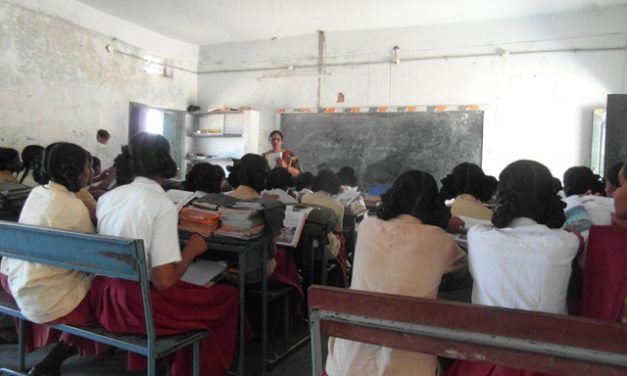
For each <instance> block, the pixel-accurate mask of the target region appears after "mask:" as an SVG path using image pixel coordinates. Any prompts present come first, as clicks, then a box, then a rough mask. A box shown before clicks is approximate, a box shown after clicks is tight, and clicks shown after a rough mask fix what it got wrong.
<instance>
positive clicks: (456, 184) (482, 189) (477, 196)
mask: <svg viewBox="0 0 627 376" xmlns="http://www.w3.org/2000/svg"><path fill="white" fill-rule="evenodd" d="M440 181H441V182H442V188H441V189H440V193H441V194H442V195H443V197H444V198H445V199H452V198H455V201H454V202H453V205H452V206H451V214H452V215H454V216H459V217H461V218H462V219H464V220H465V221H468V220H467V219H471V221H472V219H479V220H484V221H489V220H491V219H492V210H490V209H489V208H487V207H486V206H484V205H482V204H481V203H487V202H488V201H489V200H490V199H491V198H492V195H493V194H494V193H495V192H496V188H497V186H498V182H497V181H496V179H495V178H494V177H492V176H486V175H485V174H484V173H483V170H481V167H479V166H477V165H476V164H474V163H461V164H458V165H457V166H455V168H453V172H452V173H451V174H448V175H446V177H444V178H443V179H441V180H440Z"/></svg>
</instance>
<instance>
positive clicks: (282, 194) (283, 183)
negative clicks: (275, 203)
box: [261, 167, 298, 205]
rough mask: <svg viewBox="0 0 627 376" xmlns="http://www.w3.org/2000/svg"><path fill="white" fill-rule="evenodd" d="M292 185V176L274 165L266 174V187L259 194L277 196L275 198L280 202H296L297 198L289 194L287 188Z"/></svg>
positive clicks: (287, 203)
mask: <svg viewBox="0 0 627 376" xmlns="http://www.w3.org/2000/svg"><path fill="white" fill-rule="evenodd" d="M293 186H294V178H293V177H292V175H291V174H290V173H289V171H287V169H285V168H283V167H275V168H273V169H272V170H271V171H270V173H269V174H268V180H267V182H266V189H265V190H264V191H262V192H261V195H272V196H277V200H279V201H281V202H282V203H284V204H286V205H289V204H296V203H298V200H296V199H295V198H294V197H292V196H290V195H289V194H288V192H287V190H288V189H289V188H290V187H293Z"/></svg>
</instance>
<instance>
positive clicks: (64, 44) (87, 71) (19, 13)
mask: <svg viewBox="0 0 627 376" xmlns="http://www.w3.org/2000/svg"><path fill="white" fill-rule="evenodd" d="M0 25H2V26H1V27H0V49H1V50H2V51H3V52H2V54H0V88H1V89H0V92H1V93H0V95H1V96H2V100H1V101H0V113H1V114H2V123H1V124H2V125H1V127H0V142H1V143H2V145H11V146H12V147H14V148H17V149H20V150H21V149H22V148H23V147H24V146H26V145H28V144H34V143H36V144H40V145H44V146H45V145H48V144H49V143H52V142H56V141H68V142H74V143H77V144H79V145H81V146H83V147H85V148H86V149H87V150H88V151H90V152H92V153H93V154H94V155H96V156H98V157H99V158H101V159H102V163H103V167H107V166H109V165H111V164H112V162H113V158H114V156H115V155H116V154H117V153H119V151H120V146H121V145H123V144H126V142H127V132H128V112H129V103H130V102H138V103H145V104H147V105H151V106H156V107H163V108H173V109H182V110H183V109H185V108H186V107H187V105H188V104H190V103H194V102H195V101H196V91H197V89H196V88H197V77H196V75H195V74H193V73H187V72H180V71H177V72H174V77H173V78H166V77H158V76H152V75H149V74H146V73H145V72H144V71H143V70H142V69H141V65H142V62H141V61H139V60H137V59H132V58H129V57H125V56H120V55H115V54H110V53H108V52H107V51H106V49H105V46H106V45H107V44H108V43H112V42H117V43H124V42H123V41H114V40H113V39H112V38H110V37H107V36H105V35H102V34H99V33H96V32H94V31H91V30H88V29H85V28H83V27H79V26H77V25H75V24H73V23H72V22H70V21H66V20H62V19H59V18H57V17H53V16H48V15H46V14H43V13H41V12H38V11H33V10H29V9H26V8H22V7H19V6H15V5H10V4H6V3H0ZM127 47H128V45H127ZM131 47H132V46H131ZM132 48H135V51H134V52H136V53H138V54H143V53H146V52H145V51H142V50H140V49H139V48H137V47H132ZM100 128H104V129H107V130H109V132H110V133H111V136H112V137H111V141H110V142H109V144H108V145H107V147H102V145H100V146H98V145H97V142H96V137H95V134H96V131H97V130H98V129H100Z"/></svg>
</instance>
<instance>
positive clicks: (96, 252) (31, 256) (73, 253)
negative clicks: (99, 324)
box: [0, 221, 157, 353]
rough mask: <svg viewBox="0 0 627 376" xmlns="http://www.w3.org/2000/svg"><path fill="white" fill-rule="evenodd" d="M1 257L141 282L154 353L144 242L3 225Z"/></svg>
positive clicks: (153, 334)
mask: <svg viewBox="0 0 627 376" xmlns="http://www.w3.org/2000/svg"><path fill="white" fill-rule="evenodd" d="M0 256H2V257H12V258H19V259H22V260H26V261H32V262H38V263H41V264H46V265H53V266H57V267H59V268H64V269H71V270H79V271H82V272H87V273H93V274H98V275H102V276H106V277H111V278H122V279H127V280H131V281H137V282H139V284H140V287H141V291H142V301H143V304H144V318H145V321H146V333H147V335H146V341H147V348H149V349H150V350H149V352H150V353H152V351H153V350H152V349H153V348H154V346H155V342H156V338H157V337H156V333H155V329H154V324H153V319H152V302H151V298H150V280H149V277H148V269H147V266H146V259H145V254H144V242H143V240H139V239H136V240H132V239H124V238H117V237H112V236H105V235H97V234H85V233H80V232H73V231H64V230H59V229H53V228H45V227H39V226H31V225H25V224H21V223H14V222H6V221H0Z"/></svg>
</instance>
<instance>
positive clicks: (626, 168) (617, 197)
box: [612, 162, 627, 228]
mask: <svg viewBox="0 0 627 376" xmlns="http://www.w3.org/2000/svg"><path fill="white" fill-rule="evenodd" d="M617 177H618V184H616V189H615V190H614V192H613V193H612V197H613V198H614V214H612V223H613V224H615V225H616V226H619V227H622V228H627V162H625V163H623V164H622V166H621V168H620V170H619V172H618V174H617Z"/></svg>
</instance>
